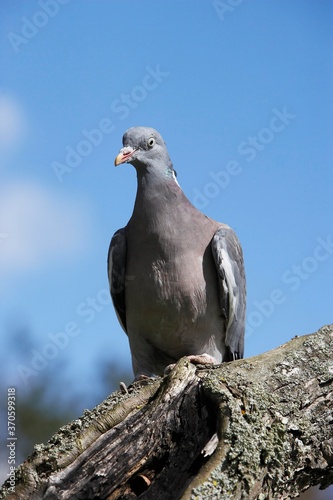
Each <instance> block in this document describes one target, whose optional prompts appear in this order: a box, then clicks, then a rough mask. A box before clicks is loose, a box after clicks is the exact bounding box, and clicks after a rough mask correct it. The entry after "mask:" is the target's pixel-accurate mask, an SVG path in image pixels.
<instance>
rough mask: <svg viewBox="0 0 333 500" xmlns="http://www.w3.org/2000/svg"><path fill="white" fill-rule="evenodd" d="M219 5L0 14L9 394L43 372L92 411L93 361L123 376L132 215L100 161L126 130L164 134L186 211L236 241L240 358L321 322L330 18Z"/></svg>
mask: <svg viewBox="0 0 333 500" xmlns="http://www.w3.org/2000/svg"><path fill="white" fill-rule="evenodd" d="M237 3H238V5H237V6H236V4H237ZM219 5H220V7H218V4H217V3H216V2H213V1H208V0H207V1H193V2H189V1H185V0H183V1H179V0H177V1H170V0H168V1H161V2H153V1H143V2H135V1H121V2H120V1H103V0H100V1H98V2H92V1H78V0H71V1H65V0H62V1H60V0H52V1H50V2H47V1H46V0H45V1H43V0H40V1H32V0H31V1H20V0H16V1H15V2H12V1H9V0H4V1H2V2H1V5H0V19H1V22H0V23H1V24H0V30H1V48H0V58H1V59H0V64H1V86H0V92H1V94H0V155H1V157H0V159H1V162H0V174H1V185H0V304H1V306H0V332H1V337H2V346H3V350H2V352H1V363H2V366H6V373H7V376H6V380H5V381H4V382H5V383H6V385H11V386H12V385H14V386H15V385H16V386H20V387H22V389H21V390H22V391H24V390H28V388H29V384H30V383H31V382H32V381H33V380H35V377H42V376H44V375H45V374H46V373H47V372H48V370H52V371H54V370H56V371H57V372H58V377H57V381H55V384H56V383H58V384H59V386H58V387H59V393H61V392H62V389H61V388H63V387H66V397H67V398H68V399H70V398H71V397H75V396H76V395H77V394H81V395H84V398H83V400H84V403H83V404H84V407H89V406H91V405H92V404H95V403H97V402H98V401H97V400H96V392H97V389H96V384H97V383H98V382H97V377H96V371H97V370H98V367H99V365H100V363H101V362H103V361H105V360H110V361H113V362H115V363H119V364H121V365H122V366H124V367H128V369H130V352H129V347H128V344H127V338H126V336H125V334H124V333H123V332H122V330H121V328H120V326H119V324H118V322H117V319H116V316H115V314H114V311H113V308H112V306H111V305H110V299H109V296H108V282H107V274H106V257H107V251H108V245H109V242H110V239H111V236H112V234H113V233H114V231H116V230H117V229H118V228H120V227H123V226H124V225H125V224H126V223H127V221H128V219H129V217H130V215H131V213H132V208H133V202H134V197H135V192H136V175H135V171H134V169H133V168H132V167H131V166H129V165H123V166H120V167H118V168H117V169H115V168H114V167H113V160H114V157H115V156H116V154H117V153H118V151H119V149H120V147H121V138H122V135H123V133H124V131H125V130H127V129H128V128H129V127H131V126H135V125H147V126H152V127H154V128H156V129H158V130H159V131H160V133H161V134H162V136H163V137H164V139H165V141H166V143H167V146H168V149H169V153H170V156H171V158H172V160H173V162H174V167H175V169H176V170H177V173H178V180H179V182H180V184H181V186H182V188H183V189H184V191H185V193H186V194H187V196H188V197H189V199H190V200H192V202H194V203H195V204H196V205H197V206H198V207H199V208H200V209H201V210H202V211H204V212H205V213H206V214H207V215H209V216H210V217H212V218H214V219H216V220H219V221H223V222H226V223H228V224H230V225H231V226H232V227H233V228H234V229H235V230H236V232H237V234H238V236H239V238H240V240H241V242H242V245H243V249H244V255H245V264H246V272H247V282H248V324H247V335H246V347H245V354H246V356H251V355H255V354H258V353H261V352H263V351H266V350H269V349H271V348H273V347H276V346H278V345H280V344H282V343H283V342H286V341H288V340H289V339H291V338H292V337H293V336H294V335H296V334H298V335H301V334H307V333H311V332H313V331H315V330H317V329H318V328H319V327H321V326H323V325H324V324H328V323H331V322H332V294H331V287H332V275H333V229H332V208H333V207H332V199H333V196H332V194H333V193H332V149H333V147H332V145H333V142H332V131H333V130H332V128H333V127H332V88H333V85H332V36H333V33H332V29H331V20H332V13H333V4H332V2H330V1H328V0H326V1H325V0H322V1H321V2H318V1H316V0H302V1H300V0H298V1H297V0H296V1H293V2H290V1H287V0H280V1H273V0H255V1H251V2H250V1H249V0H244V1H243V2H231V0H225V2H224V5H226V6H227V7H225V8H224V12H223V8H222V7H221V2H220V4H219ZM20 328H21V329H24V328H25V329H27V331H29V332H30V333H31V336H32V338H31V341H30V345H29V346H28V347H27V348H26V350H25V351H24V353H23V355H21V357H20V359H17V357H16V354H15V350H14V349H13V345H12V343H11V342H12V340H11V335H12V332H13V331H15V329H16V330H17V329H20ZM43 359H44V361H43ZM33 360H34V364H33ZM30 370H31V371H30Z"/></svg>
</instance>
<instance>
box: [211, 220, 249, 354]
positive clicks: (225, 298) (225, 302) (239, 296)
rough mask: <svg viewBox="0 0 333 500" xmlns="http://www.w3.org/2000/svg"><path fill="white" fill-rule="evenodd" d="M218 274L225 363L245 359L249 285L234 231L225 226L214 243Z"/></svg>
mask: <svg viewBox="0 0 333 500" xmlns="http://www.w3.org/2000/svg"><path fill="white" fill-rule="evenodd" d="M211 248H212V252H213V257H214V261H215V265H216V270H217V273H218V283H219V294H220V296H219V299H220V305H221V310H222V315H223V317H224V318H225V320H226V332H225V345H226V347H227V352H226V355H225V357H224V361H229V360H232V359H238V358H242V357H243V355H244V330H245V307H246V281H245V271H244V261H243V252H242V249H241V246H240V243H239V241H238V238H237V236H236V234H235V233H234V231H233V230H232V229H231V228H230V227H229V226H226V225H224V226H223V227H221V228H220V229H219V230H218V231H217V232H216V233H215V235H214V237H213V239H212V243H211Z"/></svg>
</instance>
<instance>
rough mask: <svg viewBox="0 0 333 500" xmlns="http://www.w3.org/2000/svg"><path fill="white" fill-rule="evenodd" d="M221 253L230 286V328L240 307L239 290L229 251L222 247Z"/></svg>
mask: <svg viewBox="0 0 333 500" xmlns="http://www.w3.org/2000/svg"><path fill="white" fill-rule="evenodd" d="M221 255H222V265H223V270H224V273H225V277H226V282H227V287H228V294H229V319H228V327H227V329H228V328H229V326H230V325H231V324H232V322H233V321H234V318H235V313H236V311H237V307H238V297H237V295H236V294H235V291H236V290H237V285H236V281H235V275H234V272H233V270H232V262H231V260H230V258H229V255H228V253H227V251H226V250H225V249H224V248H222V249H221Z"/></svg>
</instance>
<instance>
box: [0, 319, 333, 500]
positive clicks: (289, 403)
mask: <svg viewBox="0 0 333 500" xmlns="http://www.w3.org/2000/svg"><path fill="white" fill-rule="evenodd" d="M332 359H333V325H332V326H330V327H328V326H327V327H323V328H322V329H321V330H319V331H318V332H317V333H315V334H312V335H307V336H304V337H296V338H295V339H293V340H292V341H290V342H288V343H287V344H284V345H282V346H281V347H279V348H277V349H274V350H272V351H270V352H267V353H264V354H261V355H259V356H256V357H253V358H248V359H244V360H240V361H236V362H233V363H226V364H223V365H219V366H216V367H212V368H200V367H195V366H194V365H192V364H191V363H189V361H188V360H187V358H183V359H182V360H180V361H179V362H178V363H177V365H176V367H175V368H174V369H173V370H172V372H171V373H170V374H169V375H168V376H167V377H164V379H155V380H147V381H146V383H145V384H144V385H142V384H141V385H140V384H134V385H133V386H132V387H131V388H130V389H129V392H128V393H127V394H122V393H120V392H116V393H114V394H113V395H111V396H110V397H109V398H108V399H107V400H105V401H104V402H103V403H102V404H101V405H99V406H98V407H96V408H95V409H94V410H92V411H91V412H85V414H84V415H83V417H82V418H80V419H78V420H75V421H74V422H72V423H70V424H68V425H66V426H65V427H63V428H61V429H60V430H59V432H58V433H57V434H55V436H53V438H52V439H51V440H50V441H49V443H48V444H46V445H38V446H36V447H35V452H34V453H33V455H31V456H30V457H29V458H28V459H27V460H26V461H25V462H24V463H23V464H22V465H21V466H20V467H19V468H18V470H17V475H16V477H17V484H16V488H15V494H12V493H11V492H10V491H8V489H7V487H8V484H7V485H6V483H5V485H4V486H3V488H2V490H1V491H0V498H5V497H6V498H7V499H14V498H15V499H19V498H22V499H26V498H31V499H40V498H43V499H48V500H53V499H85V500H89V499H97V498H100V499H117V498H137V497H139V498H141V499H155V498H161V499H176V498H183V499H190V498H192V499H199V498H216V499H230V498H232V499H241V498H248V499H257V498H258V499H265V498H277V499H285V498H293V497H295V496H297V495H299V493H300V492H302V491H304V490H305V489H307V488H308V487H310V486H312V485H316V484H320V485H321V487H323V488H324V487H326V486H328V485H330V484H333V432H332V430H333V425H332V424H333V390H332V388H333V360H332ZM215 433H217V435H218V445H217V448H216V450H215V452H214V453H213V454H212V455H211V456H210V457H209V456H208V457H205V456H204V453H202V450H203V448H204V447H205V445H206V444H207V442H209V441H210V439H211V437H212V436H213V435H214V434H215Z"/></svg>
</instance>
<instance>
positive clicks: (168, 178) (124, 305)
mask: <svg viewBox="0 0 333 500" xmlns="http://www.w3.org/2000/svg"><path fill="white" fill-rule="evenodd" d="M123 146H124V147H123V148H122V149H121V151H120V153H119V155H118V156H117V158H116V160H115V164H116V165H118V164H120V163H125V162H126V163H131V164H132V165H133V166H134V167H135V169H136V171H137V179H138V189H137V195H136V200H135V205H134V210H133V214H132V217H131V219H130V220H129V222H128V224H127V226H126V227H124V228H123V229H120V230H118V231H117V232H116V233H115V234H114V236H113V238H112V240H111V244H110V249H109V256H108V275H109V282H110V291H111V296H112V300H113V304H114V307H115V310H116V313H117V316H118V319H119V321H120V324H121V325H122V327H123V329H124V330H125V332H126V333H127V335H128V338H129V343H130V348H131V354H132V364H133V370H134V374H135V377H136V378H138V377H139V376H140V375H148V376H151V375H158V374H162V373H163V371H164V369H165V367H166V366H167V365H169V364H171V363H174V362H175V361H177V360H178V359H179V358H180V357H182V356H186V355H190V356H192V357H193V358H195V356H198V355H202V354H206V355H208V357H210V358H211V359H212V358H213V359H212V360H213V361H214V362H215V363H220V362H222V361H229V360H232V359H237V358H241V357H243V349H244V324H245V297H246V292H245V273H244V265H243V256H242V250H241V247H240V244H239V241H238V239H237V237H236V235H235V233H234V232H233V230H232V229H231V228H230V227H229V226H227V225H226V224H223V223H219V222H216V221H214V220H212V219H210V218H209V217H207V216H205V215H203V214H202V213H201V212H200V211H199V210H197V209H196V208H195V207H194V206H193V205H192V204H191V203H190V201H189V200H188V199H187V198H186V196H185V195H184V193H183V191H182V190H181V188H180V186H179V184H178V182H177V180H176V176H175V171H174V169H173V166H172V163H171V160H170V158H169V155H168V152H167V149H166V146H165V143H164V141H163V139H162V137H161V136H160V134H159V133H158V132H157V131H156V130H154V129H152V128H147V127H135V128H131V129H129V130H128V131H127V132H126V133H125V134H124V136H123Z"/></svg>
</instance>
